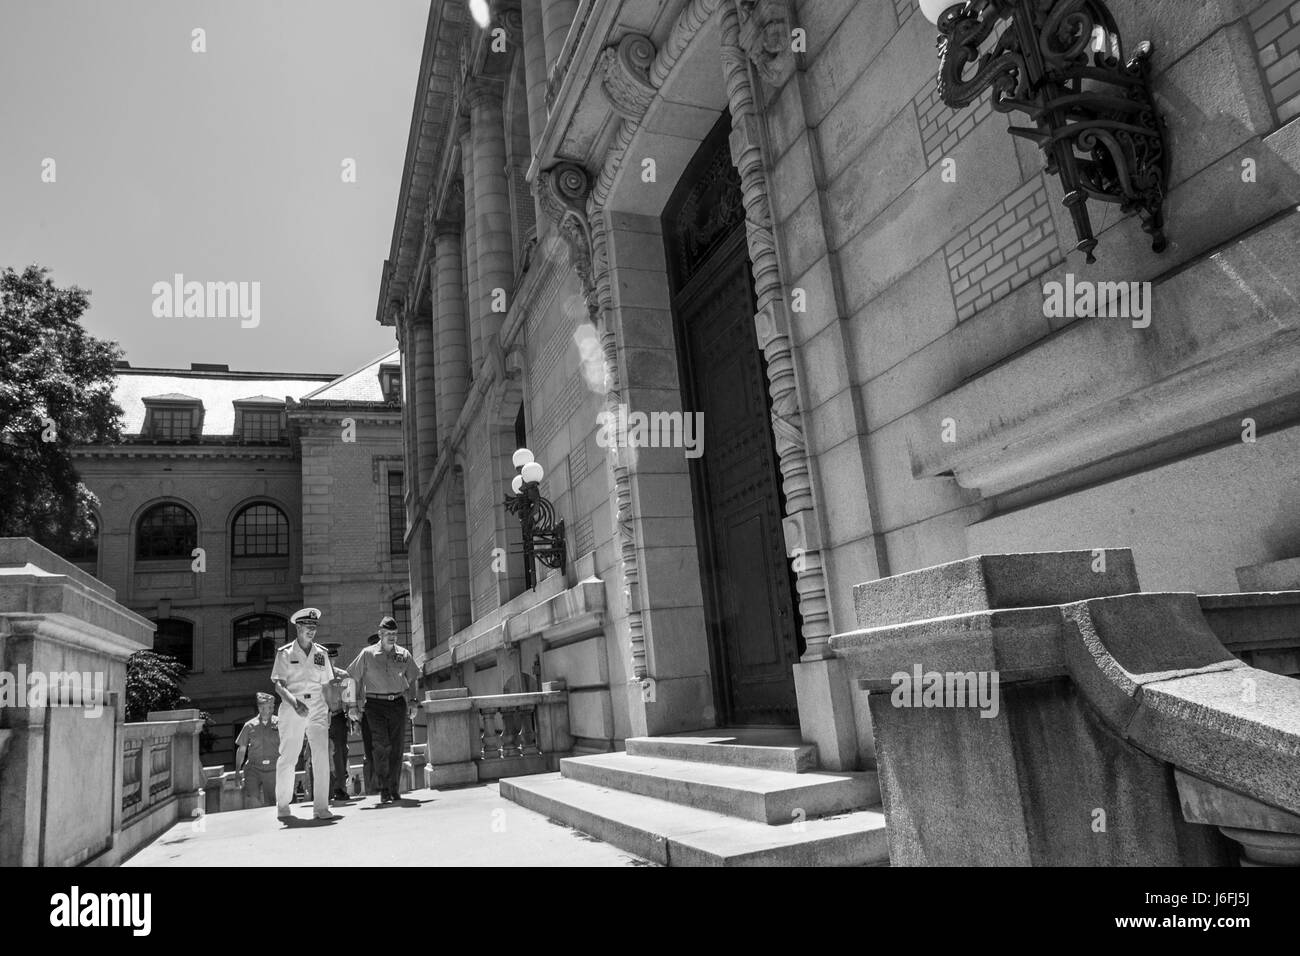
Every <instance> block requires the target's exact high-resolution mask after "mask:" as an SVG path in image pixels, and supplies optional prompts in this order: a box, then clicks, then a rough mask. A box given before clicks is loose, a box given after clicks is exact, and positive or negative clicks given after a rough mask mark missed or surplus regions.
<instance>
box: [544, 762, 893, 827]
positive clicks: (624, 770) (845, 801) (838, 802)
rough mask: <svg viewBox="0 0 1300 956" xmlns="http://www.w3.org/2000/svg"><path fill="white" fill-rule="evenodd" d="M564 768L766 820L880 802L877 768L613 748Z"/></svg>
mask: <svg viewBox="0 0 1300 956" xmlns="http://www.w3.org/2000/svg"><path fill="white" fill-rule="evenodd" d="M560 773H561V774H562V775H563V776H564V777H566V778H568V779H570V780H575V781H578V782H580V783H587V784H592V785H594V786H598V787H606V788H608V789H610V790H622V791H625V792H627V793H630V794H636V795H638V796H643V797H653V798H654V799H657V800H665V801H668V802H671V803H679V804H686V805H688V806H691V807H696V808H698V809H702V810H712V811H714V812H716V813H723V814H727V815H728V816H733V817H740V818H742V819H745V820H754V821H757V822H759V823H765V824H782V823H790V822H791V821H792V820H797V821H806V820H811V819H814V818H816V817H822V816H828V815H831V814H836V813H843V812H846V811H849V810H859V809H862V808H864V807H869V806H873V805H875V804H878V803H879V802H880V786H879V783H878V781H877V778H876V774H875V772H874V771H866V772H859V773H827V772H824V771H817V772H808V773H798V774H795V773H787V772H784V771H779V770H763V769H755V768H752V767H732V766H722V765H718V764H711V763H699V762H696V761H691V760H672V759H668V758H664V757H644V756H637V755H635V754H629V753H612V754H594V755H592V756H589V757H566V758H564V759H563V760H561V761H560Z"/></svg>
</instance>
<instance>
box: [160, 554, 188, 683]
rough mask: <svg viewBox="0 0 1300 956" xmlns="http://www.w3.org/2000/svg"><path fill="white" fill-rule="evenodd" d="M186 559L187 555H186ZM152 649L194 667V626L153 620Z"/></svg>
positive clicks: (185, 623)
mask: <svg viewBox="0 0 1300 956" xmlns="http://www.w3.org/2000/svg"><path fill="white" fill-rule="evenodd" d="M187 557H188V555H187ZM154 623H155V624H157V625H158V630H157V631H155V632H154V636H153V649H154V652H155V653H158V654H170V655H171V656H172V657H174V658H176V659H177V660H178V661H180V662H181V663H182V664H184V665H185V666H186V667H193V666H194V625H193V623H191V622H190V621H184V620H181V619H180V618H179V617H167V618H163V619H161V620H155V621H154Z"/></svg>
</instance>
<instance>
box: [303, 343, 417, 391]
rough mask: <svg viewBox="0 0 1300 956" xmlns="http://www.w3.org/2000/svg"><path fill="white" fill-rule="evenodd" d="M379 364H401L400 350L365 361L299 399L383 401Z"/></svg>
mask: <svg viewBox="0 0 1300 956" xmlns="http://www.w3.org/2000/svg"><path fill="white" fill-rule="evenodd" d="M381 365H398V366H400V365H401V352H399V351H398V350H397V349H393V351H391V352H387V353H385V354H383V355H381V356H379V358H377V359H374V360H372V361H370V362H367V363H366V364H365V365H363V366H361V368H359V369H357V370H356V371H354V372H348V373H347V374H346V375H340V376H339V377H338V378H336V379H335V380H334V381H332V382H330V383H329V384H328V385H325V386H323V387H321V388H318V389H316V391H314V392H309V393H307V394H306V395H304V396H303V397H302V399H301V401H318V402H383V401H385V398H384V391H383V389H382V388H381V387H380V385H379V367H380V366H381Z"/></svg>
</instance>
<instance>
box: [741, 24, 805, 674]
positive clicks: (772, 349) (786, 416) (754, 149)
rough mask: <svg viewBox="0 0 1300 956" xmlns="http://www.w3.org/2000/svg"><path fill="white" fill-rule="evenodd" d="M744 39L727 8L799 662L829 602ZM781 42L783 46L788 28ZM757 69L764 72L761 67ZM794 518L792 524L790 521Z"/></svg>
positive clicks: (757, 327)
mask: <svg viewBox="0 0 1300 956" xmlns="http://www.w3.org/2000/svg"><path fill="white" fill-rule="evenodd" d="M765 2H766V0H759V2H758V3H750V4H748V6H749V8H750V11H749V12H750V22H751V23H753V22H754V18H755V17H758V16H761V15H766V16H772V15H773V12H772V10H770V9H768V10H766V11H765V12H764V11H762V10H760V8H762V7H764V4H765ZM740 6H741V7H742V8H744V7H745V6H746V2H745V0H741V3H740ZM776 6H783V5H780V4H778V5H776ZM767 22H772V21H770V20H769V21H767ZM783 29H784V28H783ZM741 36H742V29H741V23H740V15H739V14H737V11H736V10H735V9H733V8H731V7H730V6H728V7H726V8H724V10H723V12H722V63H723V76H724V77H725V79H726V83H727V97H728V101H729V105H730V108H731V127H732V129H731V137H730V144H731V158H732V161H733V162H734V163H735V164H736V169H737V171H738V172H739V173H740V187H741V192H742V194H743V196H744V203H745V236H746V240H747V242H748V246H749V258H750V262H751V263H753V272H754V295H755V300H756V303H757V311H756V313H755V315H754V332H755V335H756V336H757V339H758V342H759V345H760V347H761V348H762V350H763V355H764V358H765V359H766V360H767V381H768V392H769V393H770V394H771V396H772V434H773V437H774V440H775V445H776V453H777V457H778V459H779V462H780V470H781V486H782V489H783V491H784V492H785V503H786V516H787V517H786V523H785V526H786V538H787V540H786V546H787V554H788V555H789V556H790V557H792V558H795V557H797V558H798V561H797V563H796V565H795V567H796V568H797V569H800V570H798V572H797V573H798V579H797V581H796V585H795V588H796V590H797V592H798V595H799V612H800V615H801V617H802V618H803V627H802V631H803V636H804V641H805V643H806V645H807V650H806V652H805V654H804V659H805V660H808V659H813V658H818V657H827V656H831V652H830V650H829V645H828V643H827V641H828V639H829V637H830V632H831V628H830V603H829V601H828V600H827V595H826V574H825V570H824V568H823V565H822V556H821V551H820V540H819V537H820V536H819V535H817V534H815V533H812V532H811V531H810V529H811V528H813V527H815V525H816V510H815V508H816V506H815V503H814V500H813V494H812V476H811V473H810V470H809V462H808V448H807V442H806V440H805V437H804V429H803V415H802V412H801V409H800V405H799V393H798V382H797V379H796V377H795V366H794V351H793V347H792V343H791V340H790V324H789V316H788V313H787V312H786V302H785V296H784V294H783V289H782V283H781V271H780V265H779V262H778V260H777V256H776V235H775V233H774V232H773V229H772V207H771V200H770V198H769V191H768V184H767V175H766V173H765V171H764V168H763V154H762V143H761V131H760V127H759V122H760V120H759V116H758V111H757V107H756V105H755V102H754V88H753V85H752V83H751V81H750V78H749V69H748V64H747V62H746V61H747V59H748V54H747V51H746V50H744V49H742V46H741ZM785 37H786V44H787V46H788V41H789V31H788V30H786V34H785ZM756 69H758V71H759V72H760V74H761V71H762V67H761V66H757V67H756ZM796 517H797V520H795V521H790V520H789V519H791V518H796ZM792 532H794V533H793V534H792ZM810 545H812V547H810Z"/></svg>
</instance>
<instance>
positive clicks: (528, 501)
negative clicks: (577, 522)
mask: <svg viewBox="0 0 1300 956" xmlns="http://www.w3.org/2000/svg"><path fill="white" fill-rule="evenodd" d="M510 461H511V463H512V464H513V465H514V466H515V468H516V469H517V470H518V472H519V474H517V475H515V477H514V480H513V481H511V483H510V490H511V491H512V492H513V494H509V495H506V510H507V511H509V512H510V513H511V514H512V515H515V516H516V517H517V518H518V519H519V523H520V524H521V525H522V526H523V532H524V586H525V587H527V588H529V589H531V588H534V587H536V586H537V569H536V566H535V565H534V563H533V562H534V561H540V562H542V564H544V565H546V566H547V567H548V568H556V569H559V568H563V567H564V522H563V521H558V522H557V521H556V520H555V507H554V506H553V505H552V504H551V503H550V502H549V501H547V500H546V499H545V498H543V497H542V493H541V491H540V490H539V489H538V487H537V486H538V484H540V482H541V480H542V479H543V478H545V477H546V471H545V470H544V469H543V468H542V466H541V465H540V464H539V463H538V462H536V461H534V460H533V453H532V452H531V451H529V450H528V449H527V448H520V449H517V450H516V451H515V454H514V457H512V458H511V459H510Z"/></svg>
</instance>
